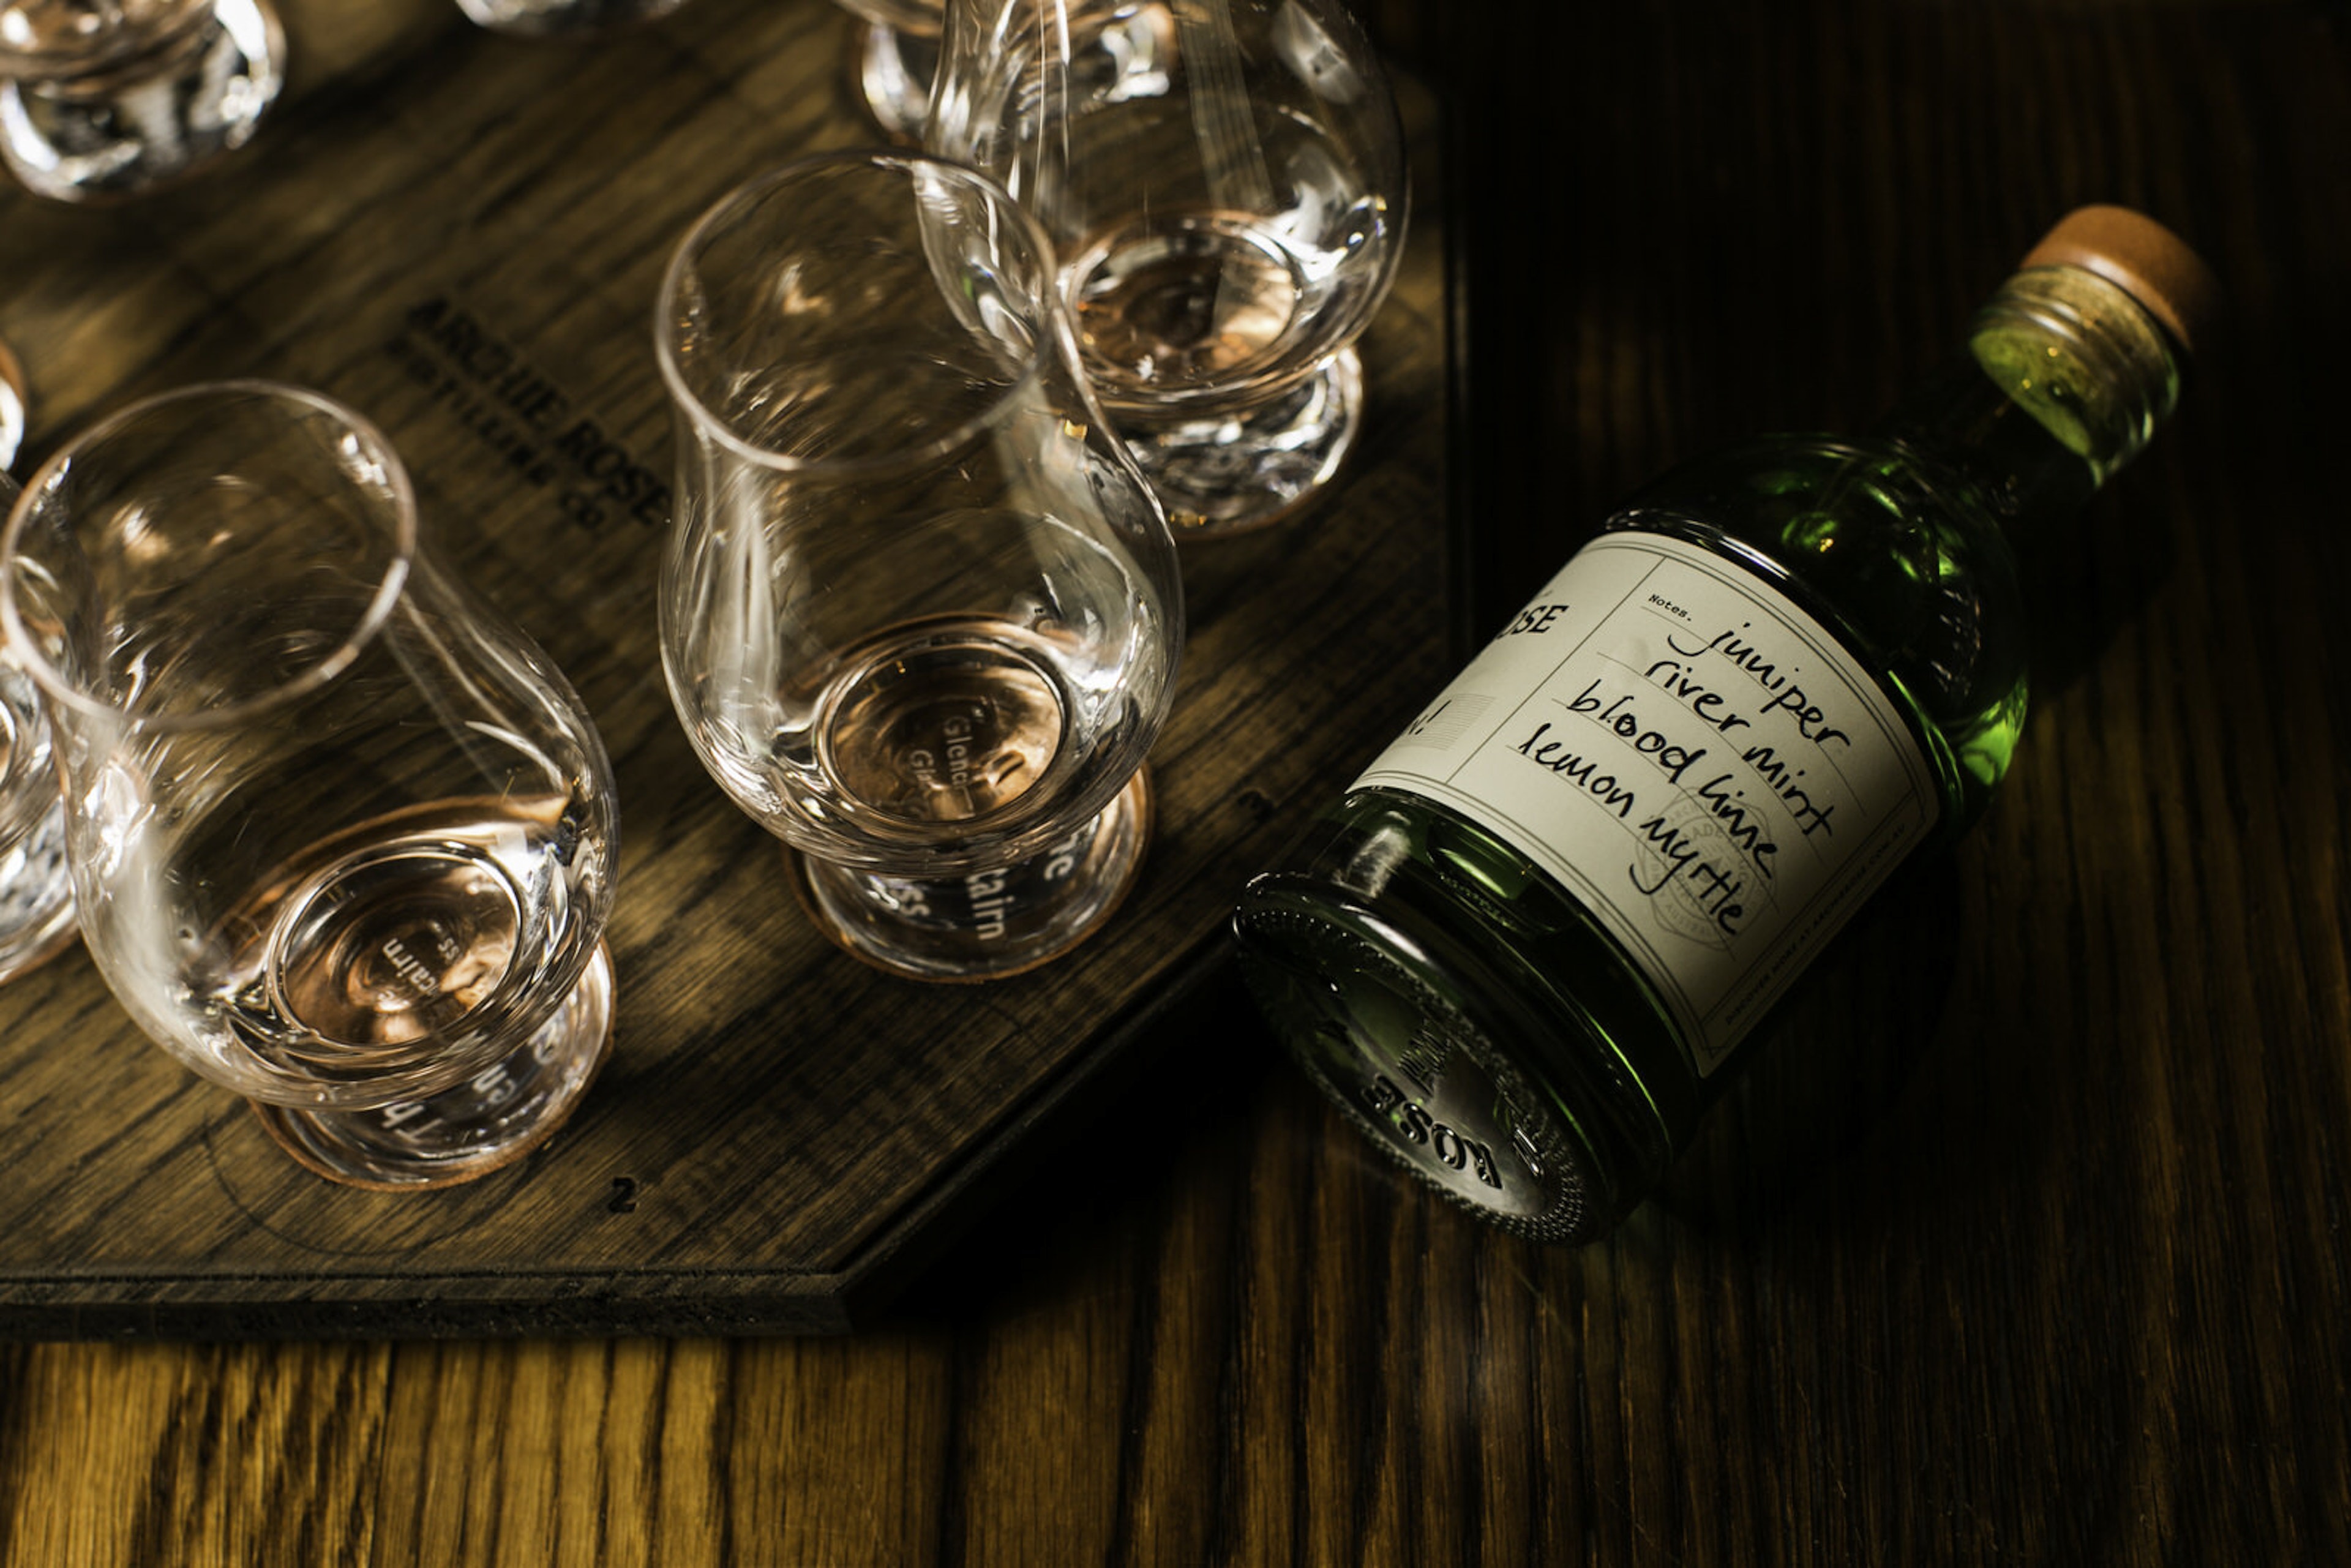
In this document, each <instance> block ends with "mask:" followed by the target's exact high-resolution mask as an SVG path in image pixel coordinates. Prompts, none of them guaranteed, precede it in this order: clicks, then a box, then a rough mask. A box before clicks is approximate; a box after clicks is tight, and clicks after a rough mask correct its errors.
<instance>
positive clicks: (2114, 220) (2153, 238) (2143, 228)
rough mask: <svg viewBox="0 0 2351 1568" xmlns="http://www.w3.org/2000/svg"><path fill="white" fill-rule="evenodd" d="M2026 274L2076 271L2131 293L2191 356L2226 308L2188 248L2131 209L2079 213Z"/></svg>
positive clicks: (2032, 259)
mask: <svg viewBox="0 0 2351 1568" xmlns="http://www.w3.org/2000/svg"><path fill="white" fill-rule="evenodd" d="M2021 265H2022V266H2023V267H2080V268H2081V269H2082V270H2083V271H2085V272H2094V273H2095V274H2097V275H2098V276H2099V277H2103V278H2105V280H2106V281H2108V282H2109V283H2112V284H2114V285H2115V286H2116V287H2118V288H2120V289H2122V290H2123V292H2124V293H2126V294H2128V295H2129V296H2130V297H2131V298H2133V299H2136V300H2137V301H2138V302H2139V304H2140V305H2141V306H2142V307H2144V308H2146V310H2147V314H2148V315H2150V316H2153V317H2154V318H2155V319H2157V320H2158V321H2160V322H2162V323H2163V327H2164V329H2165V330H2166V331H2168V332H2169V333H2170V334H2171V336H2172V338H2173V339H2174V340H2176V341H2177V342H2178V343H2179V346H2180V347H2181V348H2183V349H2186V350H2188V351H2189V353H2191V354H2192V353H2194V352H2195V351H2196V345H2197V341H2198V340H2199V338H2200V337H2204V336H2205V335H2207V334H2209V333H2210V330H2211V328H2212V323H2213V321H2214V319H2215V318H2216V317H2218V315H2219V314H2220V279H2219V278H2217V277H2214V276H2213V275H2212V269H2211V268H2210V267H2207V266H2205V265H2204V258H2203V257H2201V256H2198V255H2197V254H2196V253H2195V252H2194V251H2192V250H2190V249H2189V248H2188V243H2187V242H2186V241H2185V240H2183V239H2181V238H2180V237H2179V235H2176V234H2173V233H2172V232H2171V231H2170V230H2169V229H2168V228H2165V227H2164V226H2163V225H2161V224H2159V223H2157V222H2156V221H2155V220H2154V219H2153V218H2150V217H2147V216H2146V215H2145V214H2140V213H2136V212H2133V211H2132V210H2131V209H2130V208H2128V207H2110V206H2091V207H2076V208H2074V210H2073V211H2072V212H2070V213H2068V214H2065V215H2064V217H2063V218H2060V219H2059V220H2058V222H2057V226H2056V227H2055V228H2053V229H2051V230H2050V231H2049V232H2048V233H2047V234H2046V235H2043V236H2042V239H2041V243H2040V244H2039V245H2036V246H2033V247H2032V250H2031V251H2029V252H2027V253H2026V255H2025V257H2024V260H2023V262H2022V264H2021Z"/></svg>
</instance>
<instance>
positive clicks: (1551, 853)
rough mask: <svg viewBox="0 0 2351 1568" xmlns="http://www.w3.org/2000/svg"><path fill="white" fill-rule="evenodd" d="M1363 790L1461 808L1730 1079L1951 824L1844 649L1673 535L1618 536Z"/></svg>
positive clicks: (1729, 566) (1708, 1064)
mask: <svg viewBox="0 0 2351 1568" xmlns="http://www.w3.org/2000/svg"><path fill="white" fill-rule="evenodd" d="M1355 783H1356V788H1358V789H1362V788H1368V787H1372V786H1377V787H1379V788H1382V789H1398V790H1403V791H1405V792H1407V793H1410V794H1415V795H1419V796H1422V797H1425V798H1426V799H1428V800H1434V801H1436V802H1437V803H1438V804H1441V805H1445V806H1449V807H1451V808H1452V809H1453V810H1457V811H1459V812H1460V813H1462V814H1463V815H1464V816H1467V817H1468V818H1470V819H1471V820H1472V821H1476V822H1478V823H1479V824H1480V825H1481V826H1483V827H1484V828H1486V830H1487V831H1489V832H1492V833H1494V834H1495V835H1496V836H1497V837H1499V838H1500V839H1502V840H1503V841H1505V842H1507V843H1509V844H1510V845H1511V846H1513V847H1514V848H1516V849H1517V850H1518V851H1519V852H1520V853H1522V854H1524V855H1526V856H1527V857H1528V858H1529V859H1531V860H1532V861H1534V862H1535V863H1537V864H1538V865H1540V866H1541V867H1543V868H1544V869H1545V870H1546V871H1548V872H1550V873H1552V875H1553V876H1554V877H1556V878H1558V879H1559V880H1560V881H1561V882H1562V883H1564V884H1565V885H1566V886H1567V887H1568V888H1569V889H1570V890H1571V891H1572V892H1573V893H1574V894H1576V895H1577V896H1578V897H1579V898H1580V899H1581V900H1582V901H1583V904H1584V905H1585V906H1586V907H1587V908H1588V909H1589V910H1590V911H1591V912H1592V913H1593V915H1594V916H1595V917H1596V918H1597V919H1598V920H1599V921H1600V923H1601V924H1602V925H1604V927H1605V928H1606V929H1607V930H1608V931H1609V932H1610V933H1611V934H1612V935H1614V936H1615V937H1616V939H1617V940H1618V941H1619V942H1620V943H1622V944H1623V946H1624V947H1625V951H1626V952H1627V953H1628V954H1630V955H1631V956H1632V958H1633V960H1634V962H1635V964H1637V965H1638V966H1639V967H1640V968H1641V971H1642V973H1643V974H1644V975H1646V977H1647V978H1648V979H1649V981H1650V983H1651V984H1652V985H1653V986H1654V987H1655V988H1656V991H1657V993H1658V995H1659V996H1660V997H1661V998H1663V1000H1664V1002H1665V1005H1666V1007H1667V1009H1669V1010H1670V1011H1671V1012H1672V1014H1673V1015H1674V1018H1675V1020H1676V1022H1677V1024H1678V1025H1679V1027H1680V1030H1681V1033H1682V1036H1683V1038H1684V1040H1686V1041H1687V1043H1688V1045H1689V1048H1690V1051H1691V1053H1692V1056H1693V1058H1694V1061H1695V1065H1696V1067H1697V1069H1698V1071H1699V1072H1701V1073H1711V1072H1712V1071H1715V1069H1716V1068H1718V1067H1719V1066H1720V1065H1721V1064H1722V1061H1723V1060H1724V1059H1725V1058H1726V1057H1728V1056H1729V1053H1730V1051H1731V1048H1732V1047H1733V1046H1735V1045H1737V1044H1738V1043H1739V1041H1740V1039H1741V1038H1742V1037H1743V1036H1744V1035H1745V1034H1746V1032H1747V1031H1748V1030H1750V1028H1752V1027H1753V1026H1754V1024H1755V1022H1756V1020H1757V1019H1760V1018H1761V1016H1762V1015H1763V1013H1764V1012H1765V1011H1766V1010H1767V1009H1770V1007H1771V1004H1772V1003H1773V1002H1774V1001H1776V1000H1778V999H1779V998H1780V997H1781V996H1782V994H1783V993H1784V992H1785V991H1786V990H1787V988H1788V987H1789V985H1790V984H1792V982H1793V981H1794V979H1795V977H1797V976H1798V975H1799V974H1801V973H1802V971H1803V969H1804V967H1805V966H1806V965H1807V964H1808V963H1810V962H1811V960H1812V959H1813V956H1815V955H1816V954H1817V953H1818V952H1819V950H1820V949H1821V947H1822V946H1824V945H1825V944H1826V943H1827V942H1828V940H1829V938H1830V937H1832V936H1834V935H1835V934H1836V932H1837V931H1838V929H1839V928H1840V927H1842V926H1843V925H1844V923H1845V921H1846V920H1847V919H1849V918H1850V917H1851V916H1852V915H1853V914H1854V913H1855V911H1856V910H1857V909H1859V908H1860V906H1861V904H1863V902H1864V901H1865V900H1866V899H1867V898H1868V896H1869V895H1870V894H1872V893H1873V892H1875V891H1876V889H1877V887H1878V886H1879V884H1880V883H1883V882H1884V881H1885V880H1886V876H1887V875H1888V874H1889V873H1891V872H1892V871H1893V869H1894V868H1895V867H1896V865H1899V864H1900V863H1901V862H1902V861H1903V859H1904V858H1905V856H1906V855H1907V853H1908V852H1909V851H1910V850H1911V849H1912V848H1914V847H1915V846H1916V845H1917V843H1918V842H1919V841H1921V840H1922V839H1923V838H1925V836H1926V835H1927V833H1928V831H1929V830H1930V829H1931V828H1932V827H1933V826H1934V823H1935V819H1936V816H1937V812H1938V794H1937V791H1936V789H1935V780H1934V775H1933V772H1932V771H1931V770H1930V769H1929V768H1928V764H1927V759H1926V758H1925V757H1924V756H1923V755H1922V754H1921V752H1920V750H1919V748H1918V745H1917V741H1916V740H1915V739H1914V738H1913V737H1912V736H1911V734H1910V731H1909V730H1908V728H1907V727H1906V726H1905V725H1904V724H1903V721H1902V718H1901V716H1900V715H1899V714H1898V713H1897V712H1896V709H1895V707H1894V705H1893V704H1892V703H1891V702H1890V701H1889V700H1888V699H1887V698H1886V695H1885V693H1884V692H1883V691H1881V690H1880V689H1879V687H1878V685H1877V684H1876V681H1874V680H1873V679H1872V678H1871V677H1870V675H1869V674H1868V673H1867V671H1866V670H1865V668H1864V667H1863V666H1862V665H1861V664H1859V663H1857V662H1856V661H1855V659H1854V658H1853V657H1852V656H1851V655H1850V654H1848V653H1845V651H1844V649H1843V648H1842V647H1841V646H1839V645H1838V643H1837V642H1836V641H1835V639H1834V638H1833V637H1831V636H1830V635H1829V634H1828V632H1826V631H1825V630H1824V629H1823V627H1822V626H1821V624H1820V623H1819V622H1816V621H1814V620H1813V618H1812V617H1811V616H1809V615H1807V614H1806V613H1805V612H1803V611H1802V610H1801V609H1799V608H1797V607H1796V606H1795V605H1794V604H1792V603H1791V602H1790V601H1787V600H1786V599H1784V598H1782V596H1781V595H1780V594H1779V593H1778V592H1777V591H1774V590H1773V589H1772V588H1771V586H1770V585H1769V584H1768V583H1766V582H1764V581H1763V580H1761V579H1760V578H1757V577H1756V576H1754V575H1753V574H1751V573H1750V572H1748V571H1745V570H1741V569H1740V567H1738V566H1736V565H1734V564H1733V563H1731V562H1729V561H1728V560H1725V559H1722V558H1721V557H1719V556H1717V555H1715V554H1713V553H1712V552H1710V551H1708V550H1706V549H1700V548H1699V547H1698V546H1696V545H1692V544H1688V543H1686V542H1684V541H1682V540H1680V539H1676V538H1668V537H1667V536H1664V535H1660V534H1649V533H1637V532H1622V533H1610V534H1604V535H1602V536H1601V537H1600V538H1598V539H1596V540H1594V541H1593V543H1592V544H1590V545H1588V546H1586V547H1585V548H1584V549H1583V550H1582V551H1581V552H1579V553H1578V554H1577V555H1576V557H1575V559H1573V560H1571V561H1569V562H1568V563H1567V565H1566V567H1565V568H1564V569H1563V570H1562V571H1561V572H1560V574H1559V575H1558V576H1557V577H1556V578H1554V579H1552V581H1551V582H1550V584H1549V585H1548V586H1546V587H1545V588H1544V589H1543V591H1542V592H1541V594H1540V595H1539V596H1538V597H1537V598H1536V600H1535V601H1534V603H1533V604H1532V605H1531V606H1530V607H1529V609H1528V610H1527V611H1526V612H1523V613H1521V614H1520V616H1519V617H1518V618H1517V619H1516V620H1515V621H1513V622H1511V623H1510V625H1509V626H1508V627H1506V628H1505V629H1504V630H1503V631H1502V632H1501V633H1500V634H1499V635H1498V636H1497V637H1496V638H1495V639H1494V640H1493V642H1491V643H1489V644H1488V645H1487V647H1486V649H1485V650H1484V652H1482V653H1479V656H1478V658H1477V659H1476V660H1475V661H1474V662H1472V663H1471V664H1470V665H1469V667H1468V669H1466V670H1464V671H1463V672H1462V673H1461V674H1460V675H1459V677H1458V678H1457V679H1456V680H1455V681H1454V682H1453V684H1452V685H1449V686H1447V688H1446V689H1445V691H1444V693H1443V694H1442V695H1439V696H1438V697H1437V700H1436V701H1435V702H1433V703H1431V704H1430V705H1429V706H1428V708H1427V709H1426V711H1424V712H1423V713H1422V715H1421V716H1420V717H1419V718H1418V719H1416V720H1415V721H1414V723H1413V724H1412V726H1411V727H1409V728H1407V729H1406V731H1405V734H1404V735H1402V736H1401V737H1398V738H1397V739H1396V741H1395V744H1394V745H1392V746H1390V747H1388V748H1387V750H1386V751H1384V752H1383V753H1382V754H1381V755H1380V757H1379V758H1378V759H1377V760H1376V761H1374V763H1373V764H1372V766H1371V768H1370V770H1369V771H1367V772H1365V773H1364V776H1363V777H1362V778H1361V779H1357V780H1356V781H1355Z"/></svg>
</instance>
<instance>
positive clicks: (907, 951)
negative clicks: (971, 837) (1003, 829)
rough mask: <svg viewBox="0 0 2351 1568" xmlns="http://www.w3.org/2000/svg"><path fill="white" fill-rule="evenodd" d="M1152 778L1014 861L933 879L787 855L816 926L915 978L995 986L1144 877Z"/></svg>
mask: <svg viewBox="0 0 2351 1568" xmlns="http://www.w3.org/2000/svg"><path fill="white" fill-rule="evenodd" d="M1151 817H1152V808H1151V783H1150V778H1149V775H1148V774H1147V773H1145V772H1144V770H1142V769H1140V768H1138V769H1136V771H1135V775H1134V778H1133V779H1129V780H1128V781H1127V785H1126V788H1125V789H1122V790H1120V791H1119V793H1118V798H1117V799H1116V800H1113V801H1112V802H1111V803H1110V805H1109V806H1108V807H1106V808H1104V809H1103V810H1102V814H1101V815H1100V816H1097V817H1095V818H1093V819H1092V820H1091V821H1087V822H1084V823H1082V824H1081V825H1080V826H1079V827H1078V829H1077V830H1076V831H1074V832H1071V834H1070V835H1069V836H1068V837H1066V838H1064V839H1062V840H1061V841H1059V842H1058V843H1055V844H1053V845H1051V846H1050V848H1048V849H1046V850H1045V851H1044V852H1042V853H1040V854H1038V855H1036V856H1034V857H1033V858H1031V859H1029V860H1027V861H1023V862H1020V863H1019V864H1018V865H1013V866H1005V867H997V868H991V869H988V870H986V871H977V872H973V873H968V874H967V875H962V876H948V877H939V878H934V879H925V878H914V877H899V876H881V875H877V874H875V873H871V872H862V871H858V870H854V869H852V868H850V867H845V866H840V865H835V864H833V863H832V862H829V861H819V860H813V859H811V858H810V857H809V856H807V855H804V854H800V853H799V852H789V860H790V863H791V869H792V886H793V890H794V891H795V892H796V893H798V894H799V899H800V904H801V906H802V907H804V908H805V909H807V911H808V912H809V917H810V919H811V920H813V921H815V922H816V925H817V927H818V929H820V930H821V931H822V932H823V933H824V934H825V935H826V936H830V937H831V938H832V940H833V941H835V942H837V943H839V944H840V945H841V946H843V947H845V948H847V949H848V950H849V951H850V952H851V953H853V954H855V955H856V956H858V957H860V958H862V959H864V960H865V961H866V962H867V963H869V964H872V965H873V966H874V967H877V968H881V969H885V970H887V971H889V972H890V973H891V974H893V975H900V976H904V977H908V978H912V979H917V980H995V979H1001V978H1003V977H1005V976H1008V975H1017V974H1019V973H1021V972H1022V971H1024V970H1028V969H1033V968H1035V967H1038V966H1039V965H1040V964H1044V963H1048V962H1050V960H1052V959H1055V958H1058V957H1060V956H1061V955H1062V954H1064V953H1067V952H1068V951H1070V949H1071V948H1072V947H1074V946H1077V945H1078V944H1079V943H1081V942H1082V941H1084V940H1085V939H1086V937H1088V936H1092V934H1093V933H1094V932H1095V931H1096V930H1098V929H1099V928H1100V927H1101V926H1102V923H1103V922H1104V921H1106V920H1108V919H1109V918H1110V916H1111V914H1112V912H1113V911H1114V910H1115V909H1117V907H1118V905H1119V902H1120V901H1121V900H1122V899H1123V898H1124V897H1125V896H1126V894H1127V890H1128V889H1130V888H1132V887H1133V886H1134V882H1135V879H1136V877H1137V876H1139V875H1140V874H1141V873H1142V870H1143V855H1144V848H1145V846H1146V845H1148V844H1149V842H1150V841H1151Z"/></svg>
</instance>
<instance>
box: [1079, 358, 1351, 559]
mask: <svg viewBox="0 0 2351 1568" xmlns="http://www.w3.org/2000/svg"><path fill="white" fill-rule="evenodd" d="M1113 418H1114V421H1115V423H1117V425H1118V432H1119V434H1121V435H1123V436H1124V437H1125V438H1126V444H1127V445H1128V447H1129V448H1130V449H1131V450H1132V451H1133V452H1134V461H1135V463H1136V465H1138V466H1140V467H1141V468H1142V470H1143V474H1144V478H1146V479H1148V480H1150V481H1151V487H1152V489H1153V491H1154V492H1155V494H1157V496H1158V497H1159V502H1160V505H1162V506H1164V507H1166V508H1167V520H1168V522H1169V524H1170V525H1172V526H1173V527H1174V528H1175V537H1176V538H1177V539H1179V540H1181V539H1186V538H1202V537H1216V536H1218V535H1223V534H1237V533H1244V532H1247V531H1248V530H1249V529H1251V528H1263V527H1265V526H1266V525H1267V524H1269V523H1277V522H1280V521H1281V520H1282V519H1283V518H1285V517H1290V515H1292V514H1293V513H1295V512H1296V511H1298V510H1299V508H1301V507H1303V506H1305V505H1306V504H1307V503H1308V502H1309V501H1311V500H1312V499H1313V498H1314V497H1315V496H1316V495H1318V494H1320V493H1321V491H1322V487H1323V486H1325V485H1328V484H1329V483H1330V482H1331V481H1332V478H1333V477H1335V476H1337V474H1338V472H1339V469H1340V467H1341V465H1343V464H1344V463H1345V462H1346V460H1347V455H1348V454H1349V453H1350V452H1352V451H1353V450H1354V445H1355V438H1356V437H1357V436H1358V435H1359V434H1362V432H1363V425H1364V365H1363V361H1362V360H1361V359H1360V358H1359V357H1358V356H1357V355H1356V353H1355V350H1353V349H1343V350H1340V351H1339V352H1338V353H1336V354H1333V355H1332V356H1331V358H1330V359H1329V360H1327V361H1324V362H1323V364H1322V369H1321V370H1319V371H1316V373H1315V374H1314V375H1312V376H1311V377H1310V378H1308V379H1307V380H1306V381H1305V382H1303V383H1302V384H1301V385H1300V386H1299V387H1297V388H1296V389H1295V390H1294V391H1292V392H1288V393H1286V394H1284V395H1283V396H1282V397H1280V398H1279V399H1277V400H1276V401H1274V402H1270V403H1266V404H1264V405H1263V406H1262V407H1259V408H1257V409H1254V410H1251V411H1249V412H1247V413H1239V414H1218V415H1213V416H1209V417H1206V418H1200V419H1168V418H1165V417H1162V416H1160V415H1158V414H1156V413H1144V412H1139V411H1136V410H1134V409H1132V408H1126V407H1122V408H1120V409H1118V410H1117V411H1116V412H1115V413H1114V415H1113Z"/></svg>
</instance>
